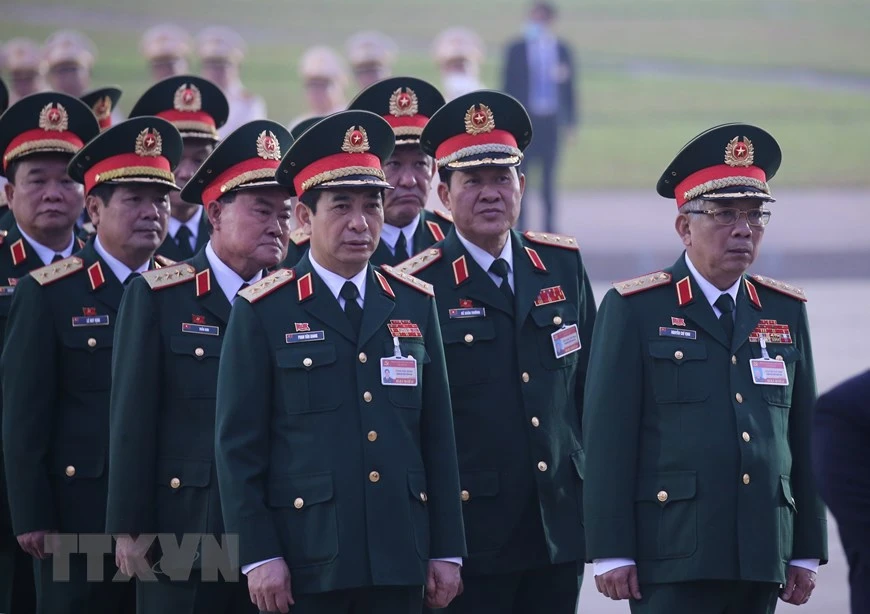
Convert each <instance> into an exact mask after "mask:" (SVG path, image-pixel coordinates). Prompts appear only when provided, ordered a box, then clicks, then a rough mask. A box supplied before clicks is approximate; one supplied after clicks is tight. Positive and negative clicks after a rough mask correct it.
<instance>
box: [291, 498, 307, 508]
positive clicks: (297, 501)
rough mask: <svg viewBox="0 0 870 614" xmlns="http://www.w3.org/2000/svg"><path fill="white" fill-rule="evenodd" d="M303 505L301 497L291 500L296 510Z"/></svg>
mask: <svg viewBox="0 0 870 614" xmlns="http://www.w3.org/2000/svg"><path fill="white" fill-rule="evenodd" d="M303 505H305V500H304V499H303V498H302V497H296V500H295V501H293V507H295V508H296V509H297V510H301V509H302V506H303Z"/></svg>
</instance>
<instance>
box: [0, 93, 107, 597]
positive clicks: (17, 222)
mask: <svg viewBox="0 0 870 614" xmlns="http://www.w3.org/2000/svg"><path fill="white" fill-rule="evenodd" d="M98 132H99V127H98V125H97V120H96V118H95V117H94V115H93V114H92V113H91V111H90V109H88V107H87V106H86V105H85V104H84V103H83V102H81V101H80V100H77V99H76V98H73V97H71V96H67V95H66V94H60V93H57V92H46V93H40V94H34V95H33V96H30V97H28V98H26V99H24V100H21V101H19V102H17V103H15V104H14V105H12V107H10V108H9V110H8V111H7V112H6V113H5V114H4V115H3V116H2V118H0V153H2V155H3V163H2V166H0V174H2V175H4V176H5V179H8V181H9V183H8V184H6V185H5V186H4V191H5V195H6V196H7V197H8V200H9V203H10V206H11V209H13V210H14V211H15V217H13V216H12V214H11V212H10V213H9V214H7V215H8V217H6V218H4V223H6V224H7V226H6V227H5V228H3V230H0V238H2V239H0V241H2V243H0V279H2V280H4V284H5V285H3V286H2V287H0V331H5V330H6V319H7V316H8V315H9V308H10V305H11V303H12V297H13V295H14V292H15V289H16V284H17V281H18V279H19V278H21V277H24V276H26V275H27V274H28V273H29V272H31V271H33V270H34V269H37V268H39V267H42V266H44V265H46V264H49V263H50V262H52V261H53V260H56V259H60V258H65V257H67V256H69V255H71V254H72V253H73V252H74V251H77V250H78V249H79V248H80V244H79V243H78V242H77V241H76V240H75V237H74V236H73V228H74V225H75V221H76V218H77V216H78V215H79V213H80V212H81V210H82V207H83V206H84V195H83V194H82V190H81V188H80V187H79V186H77V185H76V184H75V183H73V182H72V181H71V180H70V178H69V175H68V174H67V164H68V163H69V160H70V158H71V157H72V155H73V154H75V153H76V152H77V151H79V149H81V147H82V145H83V144H84V143H86V142H87V141H89V140H91V139H92V138H93V137H94V136H96V135H97V133H98ZM3 335H4V333H2V332H0V345H5V342H4V340H3ZM22 343H24V344H25V345H27V344H29V343H30V341H29V340H24V341H22ZM18 349H23V347H22V348H18ZM18 349H16V351H18ZM4 413H5V412H4ZM13 437H18V434H14V435H13ZM8 455H9V452H8V451H7V452H6V453H5V455H0V458H2V457H3V456H5V457H6V458H8ZM10 470H11V471H17V467H16V466H15V465H14V464H13V465H12V467H10ZM0 481H2V485H0V495H2V501H0V568H2V571H0V611H3V612H11V613H12V614H17V613H24V612H33V611H35V608H36V604H35V594H34V589H33V563H32V559H31V557H30V554H29V553H28V552H25V551H24V550H22V549H21V547H19V544H18V541H17V540H16V539H15V535H16V533H14V532H13V530H12V529H13V526H12V519H11V517H10V514H9V508H8V502H7V489H6V475H5V472H4V473H3V475H0Z"/></svg>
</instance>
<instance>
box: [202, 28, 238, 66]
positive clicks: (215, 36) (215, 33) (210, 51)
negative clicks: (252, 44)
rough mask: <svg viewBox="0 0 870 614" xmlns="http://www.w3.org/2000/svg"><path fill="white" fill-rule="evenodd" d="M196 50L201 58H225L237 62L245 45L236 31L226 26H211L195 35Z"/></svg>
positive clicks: (233, 62)
mask: <svg viewBox="0 0 870 614" xmlns="http://www.w3.org/2000/svg"><path fill="white" fill-rule="evenodd" d="M196 51H197V54H198V55H199V58H200V59H201V60H226V61H227V62H230V63H232V64H239V63H240V62H241V61H242V60H243V59H244V57H245V51H247V46H246V45H245V39H243V38H242V37H241V36H240V35H239V33H238V32H236V31H235V30H233V29H232V28H227V27H226V26H211V27H209V28H205V29H204V30H202V31H201V32H200V33H199V34H198V35H197V37H196Z"/></svg>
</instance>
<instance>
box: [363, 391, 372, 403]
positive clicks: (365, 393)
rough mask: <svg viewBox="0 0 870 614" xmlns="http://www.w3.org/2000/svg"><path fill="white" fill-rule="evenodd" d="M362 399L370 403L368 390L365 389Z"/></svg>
mask: <svg viewBox="0 0 870 614" xmlns="http://www.w3.org/2000/svg"><path fill="white" fill-rule="evenodd" d="M363 400H364V401H365V402H366V403H371V402H372V393H371V392H369V391H368V390H366V391H365V392H364V393H363Z"/></svg>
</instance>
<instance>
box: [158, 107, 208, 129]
mask: <svg viewBox="0 0 870 614" xmlns="http://www.w3.org/2000/svg"><path fill="white" fill-rule="evenodd" d="M157 117H161V118H163V119H165V120H166V121H168V122H171V123H173V124H174V123H176V122H197V123H200V124H205V125H206V126H210V127H211V128H215V127H216V125H215V121H214V118H213V117H212V116H211V115H209V114H208V113H206V112H205V111H176V110H175V109H169V110H168V111H161V112H160V113H158V114H157Z"/></svg>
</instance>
